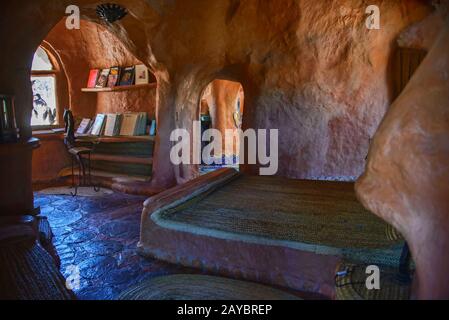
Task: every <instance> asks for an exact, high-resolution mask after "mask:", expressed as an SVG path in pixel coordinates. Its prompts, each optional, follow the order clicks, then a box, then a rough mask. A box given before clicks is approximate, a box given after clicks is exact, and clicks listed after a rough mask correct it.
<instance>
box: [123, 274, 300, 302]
mask: <svg viewBox="0 0 449 320" xmlns="http://www.w3.org/2000/svg"><path fill="white" fill-rule="evenodd" d="M119 300H301V299H299V298H298V297H296V296H294V295H291V294H288V293H285V292H283V291H280V290H277V289H273V288H270V287H267V286H263V285H260V284H256V283H253V282H245V281H238V280H232V279H226V278H221V277H212V276H203V275H174V276H165V277H158V278H153V279H150V280H147V281H145V282H143V283H141V284H139V285H137V286H135V287H133V288H130V289H129V290H127V291H125V292H123V293H122V294H121V295H120V297H119Z"/></svg>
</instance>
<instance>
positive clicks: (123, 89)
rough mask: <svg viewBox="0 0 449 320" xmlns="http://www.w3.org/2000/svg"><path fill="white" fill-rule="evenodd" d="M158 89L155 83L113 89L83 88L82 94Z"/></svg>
mask: <svg viewBox="0 0 449 320" xmlns="http://www.w3.org/2000/svg"><path fill="white" fill-rule="evenodd" d="M155 87H157V83H156V82H153V83H146V84H135V85H132V86H117V87H113V88H109V87H106V88H83V89H81V91H82V92H91V93H92V92H93V93H95V92H96V93H98V92H119V91H129V90H137V89H142V88H155Z"/></svg>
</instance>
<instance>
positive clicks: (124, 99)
mask: <svg viewBox="0 0 449 320" xmlns="http://www.w3.org/2000/svg"><path fill="white" fill-rule="evenodd" d="M45 40H46V41H47V42H48V43H50V44H51V45H52V46H53V48H54V49H55V50H56V51H57V52H58V54H59V56H60V57H61V60H62V63H63V66H64V69H65V72H66V73H67V76H68V78H69V87H70V90H69V94H70V107H71V110H72V111H73V113H74V114H75V116H76V117H89V118H93V117H94V116H95V114H97V113H107V112H126V111H142V112H148V113H149V115H150V117H154V116H155V105H156V88H155V87H152V88H142V89H138V90H131V91H123V92H115V93H99V94H97V93H83V92H81V89H82V88H85V87H86V85H87V80H88V77H89V70H90V69H94V68H109V67H112V66H122V67H125V66H131V65H136V64H142V62H140V61H139V60H138V59H137V58H135V57H134V55H133V54H132V53H131V52H130V51H129V50H128V49H126V48H125V47H124V46H123V45H122V44H121V42H120V41H118V40H117V38H116V37H115V36H114V35H113V34H111V33H110V32H109V31H107V30H106V29H105V28H103V27H102V26H100V25H98V24H96V23H93V22H89V21H85V20H81V26H80V29H79V30H68V29H67V28H66V27H65V20H61V21H60V22H59V23H58V24H57V25H56V26H55V27H54V28H53V29H52V30H51V32H50V33H49V34H48V35H47V37H46V38H45ZM151 81H152V82H153V81H155V79H154V78H152V80H151Z"/></svg>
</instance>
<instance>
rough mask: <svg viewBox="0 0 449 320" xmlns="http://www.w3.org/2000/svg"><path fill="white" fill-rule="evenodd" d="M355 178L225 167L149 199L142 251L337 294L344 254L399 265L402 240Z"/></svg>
mask: <svg viewBox="0 0 449 320" xmlns="http://www.w3.org/2000/svg"><path fill="white" fill-rule="evenodd" d="M386 229H387V224H386V223H384V222H383V221H382V220H381V219H379V218H377V217H376V216H375V215H373V214H372V213H370V212H369V211H367V210H365V209H364V208H363V207H362V205H361V204H360V203H359V202H358V201H357V199H356V197H355V193H354V186H353V184H352V183H341V182H321V181H300V180H291V179H285V178H279V177H255V176H245V175H242V174H240V173H238V172H236V171H235V170H234V169H221V170H218V171H216V172H212V173H210V174H207V175H205V176H202V177H200V178H198V179H196V180H193V181H191V182H189V183H187V184H185V185H181V186H178V187H175V188H173V189H170V190H167V191H165V192H163V193H161V194H159V195H157V196H154V197H152V198H150V199H148V200H147V201H146V202H145V208H144V211H143V214H142V225H141V239H140V243H139V251H140V252H141V254H143V255H146V256H152V257H156V258H158V259H161V260H164V261H168V262H171V263H177V264H182V265H184V266H189V267H196V268H200V269H203V270H207V271H208V272H212V273H215V274H217V275H221V276H230V277H233V278H239V279H245V280H251V281H257V282H261V283H266V284H271V285H276V286H281V287H286V288H291V289H295V290H301V291H307V292H314V293H318V294H321V295H324V296H326V297H329V298H333V297H335V271H336V268H337V266H338V265H339V264H341V263H342V262H343V261H350V262H351V263H368V264H378V265H385V266H390V267H397V266H398V265H399V259H400V255H401V249H402V246H403V242H401V241H398V242H396V243H392V242H391V241H390V240H389V239H388V238H387V236H386V233H385V231H386Z"/></svg>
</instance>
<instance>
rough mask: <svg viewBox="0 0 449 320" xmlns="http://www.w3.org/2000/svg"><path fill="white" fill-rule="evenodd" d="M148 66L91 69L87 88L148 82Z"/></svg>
mask: <svg viewBox="0 0 449 320" xmlns="http://www.w3.org/2000/svg"><path fill="white" fill-rule="evenodd" d="M149 75H150V74H149V71H148V68H147V67H146V66H145V65H143V64H140V65H136V66H131V67H125V68H121V67H112V68H107V69H92V70H90V72H89V80H88V82H87V87H88V88H106V87H109V88H114V87H117V86H131V85H134V84H147V83H149Z"/></svg>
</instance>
